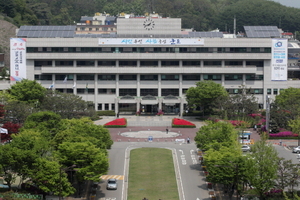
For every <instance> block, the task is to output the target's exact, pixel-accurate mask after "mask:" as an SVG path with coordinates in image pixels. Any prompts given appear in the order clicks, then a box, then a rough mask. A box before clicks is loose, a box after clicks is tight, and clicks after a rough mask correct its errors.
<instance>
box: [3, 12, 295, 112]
mask: <svg viewBox="0 0 300 200" xmlns="http://www.w3.org/2000/svg"><path fill="white" fill-rule="evenodd" d="M248 28H250V29H251V27H247V28H245V30H246V31H247V29H248ZM272 31H273V32H274V34H273V35H272V34H271V35H265V36H263V37H260V38H257V37H255V34H253V33H255V29H251V30H248V37H243V38H224V37H223V34H222V33H220V32H182V31H181V19H178V18H147V17H140V18H119V19H117V33H110V34H76V26H22V27H21V28H20V30H19V32H18V34H17V38H12V39H11V55H12V56H11V84H13V83H14V81H16V80H18V79H19V78H27V79H30V80H36V81H38V82H39V83H41V84H42V85H43V86H45V87H46V88H52V89H56V90H59V91H61V92H67V93H74V94H77V95H79V96H82V98H83V99H84V100H87V101H93V102H94V103H95V109H96V110H115V112H116V113H120V114H122V113H128V114H131V113H132V114H134V113H136V112H137V111H143V112H144V113H152V114H156V113H157V112H158V111H159V110H163V111H164V112H165V113H166V114H174V113H176V114H178V113H182V112H183V111H184V110H185V108H186V104H187V102H186V100H185V92H186V91H187V89H188V88H189V87H193V86H195V83H196V82H198V81H201V80H213V81H215V82H217V83H220V84H222V85H223V86H224V87H225V88H226V89H227V91H228V92H229V93H230V94H234V93H237V92H238V89H239V87H240V86H241V85H245V86H247V87H248V88H251V93H253V94H255V96H256V97H257V98H258V102H259V104H260V107H261V108H264V107H265V98H266V96H267V95H269V96H270V98H271V99H272V98H273V99H274V96H275V95H277V94H279V93H280V90H282V89H285V88H288V87H298V85H299V83H300V82H299V80H290V79H289V78H288V77H287V74H288V73H287V72H288V71H293V72H297V71H298V70H299V67H298V64H295V65H294V64H293V65H291V66H289V65H288V59H287V58H288V54H287V46H288V42H287V39H282V38H280V34H279V35H278V34H277V33H279V32H278V31H277V32H276V30H275V31H274V29H272ZM265 32H269V31H265ZM260 33H261V32H260ZM274 37H275V38H274ZM21 38H22V39H21ZM294 49H296V52H297V50H299V48H298V47H296V48H294ZM294 55H295V53H294ZM298 57H299V56H298ZM297 62H298V60H297ZM289 76H290V75H289ZM291 76H294V77H293V78H295V73H291ZM2 87H3V86H2Z"/></svg>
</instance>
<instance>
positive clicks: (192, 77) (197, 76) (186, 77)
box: [182, 74, 200, 81]
mask: <svg viewBox="0 0 300 200" xmlns="http://www.w3.org/2000/svg"><path fill="white" fill-rule="evenodd" d="M182 80H184V81H200V74H185V75H182Z"/></svg>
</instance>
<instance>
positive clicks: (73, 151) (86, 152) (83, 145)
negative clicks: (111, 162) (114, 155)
mask: <svg viewBox="0 0 300 200" xmlns="http://www.w3.org/2000/svg"><path fill="white" fill-rule="evenodd" d="M56 156H57V158H58V159H59V161H60V163H62V164H63V165H64V166H70V165H73V164H75V165H76V173H75V176H76V180H77V181H78V182H79V184H78V186H80V185H81V184H82V183H83V181H84V180H91V181H99V177H100V176H101V175H103V174H105V173H106V172H107V170H108V158H107V155H106V154H105V153H104V152H103V151H102V150H101V149H100V148H98V147H96V146H95V145H94V144H92V143H90V142H63V143H62V144H60V145H59V148H58V151H56ZM78 191H79V192H80V188H78Z"/></svg>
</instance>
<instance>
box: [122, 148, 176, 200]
mask: <svg viewBox="0 0 300 200" xmlns="http://www.w3.org/2000/svg"><path fill="white" fill-rule="evenodd" d="M143 198H147V199H149V200H152V199H168V200H179V195H178V189H177V182H176V176H175V170H174V163H173V157H172V151H171V150H168V149H161V148H140V149H134V150H131V151H130V164H129V176H128V199H130V200H141V199H143Z"/></svg>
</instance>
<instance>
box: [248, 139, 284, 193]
mask: <svg viewBox="0 0 300 200" xmlns="http://www.w3.org/2000/svg"><path fill="white" fill-rule="evenodd" d="M251 151H252V153H251V155H250V157H251V159H247V168H248V172H249V174H248V177H247V178H248V180H249V183H250V184H251V185H252V186H253V187H254V188H253V191H255V192H256V193H257V194H258V195H259V197H260V199H265V194H266V192H268V191H269V190H270V189H272V188H273V187H274V183H275V180H276V178H277V173H278V159H279V158H278V153H277V151H276V149H275V148H274V147H273V146H272V145H271V144H268V143H267V142H266V139H265V138H264V137H262V139H261V140H260V141H257V142H256V143H255V144H254V145H252V146H251Z"/></svg>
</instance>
